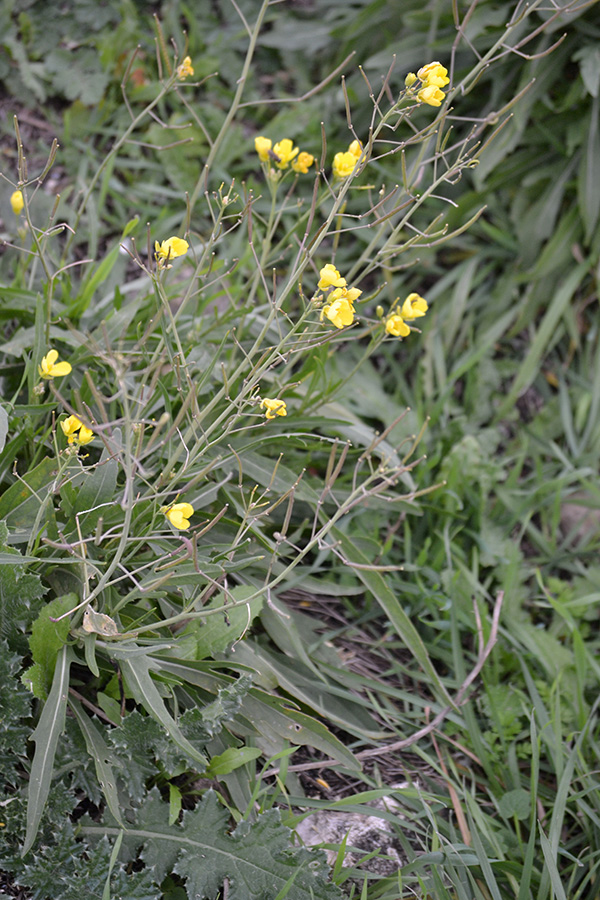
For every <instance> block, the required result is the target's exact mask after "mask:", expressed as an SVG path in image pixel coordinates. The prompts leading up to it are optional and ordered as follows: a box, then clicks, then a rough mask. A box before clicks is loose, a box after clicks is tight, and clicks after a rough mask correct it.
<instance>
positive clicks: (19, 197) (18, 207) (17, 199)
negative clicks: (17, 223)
mask: <svg viewBox="0 0 600 900" xmlns="http://www.w3.org/2000/svg"><path fill="white" fill-rule="evenodd" d="M10 205H11V208H12V211H13V212H14V214H15V216H20V215H21V213H22V212H23V207H24V206H25V201H24V200H23V191H14V193H12V194H11V195H10Z"/></svg>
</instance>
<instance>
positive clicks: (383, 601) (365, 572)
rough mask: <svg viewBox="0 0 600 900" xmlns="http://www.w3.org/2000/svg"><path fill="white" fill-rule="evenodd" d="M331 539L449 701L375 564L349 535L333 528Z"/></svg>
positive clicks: (431, 665) (415, 633)
mask: <svg viewBox="0 0 600 900" xmlns="http://www.w3.org/2000/svg"><path fill="white" fill-rule="evenodd" d="M332 536H333V538H334V539H335V541H336V542H338V543H339V546H340V547H341V550H342V553H343V554H344V557H345V558H346V559H347V560H348V563H349V565H350V566H352V564H353V563H356V564H357V566H356V568H355V569H354V571H355V573H356V575H357V577H358V578H359V579H360V580H361V581H362V583H363V584H364V586H365V587H366V588H367V589H368V590H369V591H371V593H372V594H373V596H374V597H375V599H376V600H377V602H378V603H379V605H380V606H381V608H382V609H383V611H384V612H385V614H386V615H387V617H388V618H389V620H390V622H391V623H392V625H393V626H394V628H395V629H396V632H397V633H398V635H399V636H400V638H401V639H402V640H403V641H404V643H405V644H406V647H407V649H408V650H410V652H411V653H412V655H413V656H414V658H415V659H416V660H417V662H418V663H419V665H420V666H421V668H422V669H423V671H424V672H425V673H426V674H427V675H428V676H429V678H430V679H431V681H432V683H433V684H435V686H436V687H437V689H438V690H439V691H440V693H441V695H442V696H443V697H444V699H445V700H449V697H448V694H447V691H446V688H445V687H444V685H443V684H442V682H441V680H440V677H439V675H438V674H437V672H436V670H435V668H434V666H433V663H432V662H431V659H430V657H429V654H428V652H427V650H426V649H425V644H424V643H423V641H422V640H421V637H420V635H419V633H418V631H417V629H416V628H415V626H414V625H413V624H412V622H411V621H410V619H409V617H408V616H407V615H406V613H405V612H404V610H403V609H402V607H401V605H400V603H399V602H398V598H397V597H396V595H395V594H394V593H393V592H392V590H391V589H390V588H389V587H388V585H387V583H386V582H385V580H384V578H383V577H382V575H381V574H380V573H379V572H376V571H374V570H373V569H371V568H369V566H370V565H371V562H372V561H371V560H370V559H369V558H368V557H367V556H365V555H364V554H363V552H362V551H361V550H359V548H358V547H357V546H356V545H355V544H354V542H353V541H352V540H351V539H350V538H349V537H348V535H346V534H344V532H343V531H340V530H339V529H338V528H333V529H332ZM450 702H451V701H450Z"/></svg>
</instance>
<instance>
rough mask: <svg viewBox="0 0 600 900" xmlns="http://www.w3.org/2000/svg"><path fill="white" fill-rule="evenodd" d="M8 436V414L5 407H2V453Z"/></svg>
mask: <svg viewBox="0 0 600 900" xmlns="http://www.w3.org/2000/svg"><path fill="white" fill-rule="evenodd" d="M7 435H8V414H7V412H6V410H5V409H4V407H3V406H0V453H1V452H2V449H3V448H4V445H5V443H6V438H7Z"/></svg>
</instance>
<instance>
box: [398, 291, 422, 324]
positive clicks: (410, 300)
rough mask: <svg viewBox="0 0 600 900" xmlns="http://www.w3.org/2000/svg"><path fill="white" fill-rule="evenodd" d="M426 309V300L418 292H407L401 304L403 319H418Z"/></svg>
mask: <svg viewBox="0 0 600 900" xmlns="http://www.w3.org/2000/svg"><path fill="white" fill-rule="evenodd" d="M428 309H429V307H428V305H427V300H425V299H424V298H423V297H420V296H419V294H409V295H408V297H407V298H406V300H405V301H404V303H403V304H402V316H403V317H404V318H405V319H419V318H420V317H421V316H424V315H425V313H426V312H427V310H428Z"/></svg>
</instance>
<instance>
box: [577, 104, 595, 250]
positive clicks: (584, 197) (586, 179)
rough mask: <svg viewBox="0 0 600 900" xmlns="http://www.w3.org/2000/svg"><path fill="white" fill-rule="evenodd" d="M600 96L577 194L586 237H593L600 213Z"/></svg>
mask: <svg viewBox="0 0 600 900" xmlns="http://www.w3.org/2000/svg"><path fill="white" fill-rule="evenodd" d="M599 117H600V97H598V96H595V97H594V100H593V102H592V114H591V116H590V124H589V129H588V134H587V141H586V143H585V145H584V147H583V160H582V163H581V168H580V170H579V179H578V182H577V195H578V200H579V208H580V210H581V215H582V218H583V221H584V224H585V237H586V240H587V241H590V240H591V239H592V236H593V234H594V231H595V228H596V223H597V221H598V215H599V214H600V127H599V125H598V119H599Z"/></svg>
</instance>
